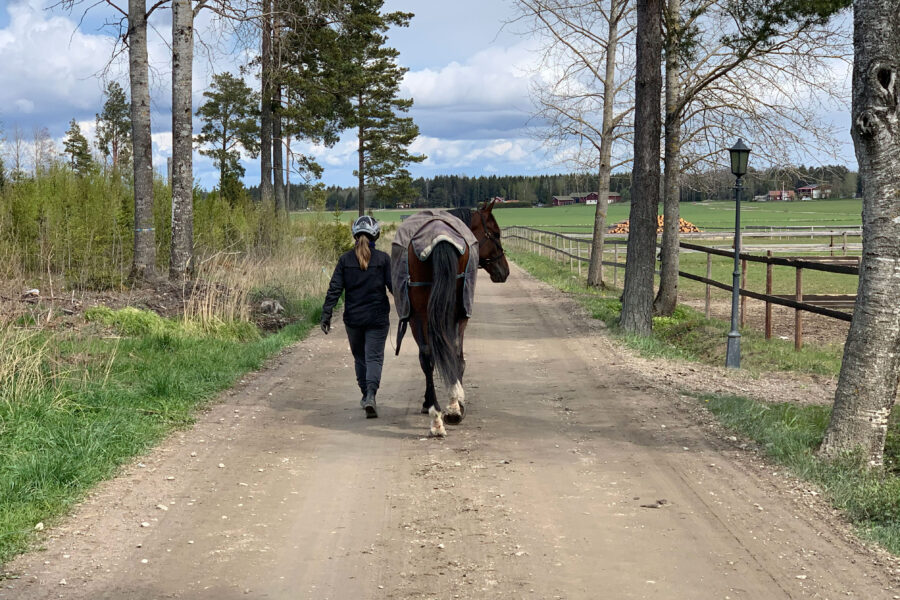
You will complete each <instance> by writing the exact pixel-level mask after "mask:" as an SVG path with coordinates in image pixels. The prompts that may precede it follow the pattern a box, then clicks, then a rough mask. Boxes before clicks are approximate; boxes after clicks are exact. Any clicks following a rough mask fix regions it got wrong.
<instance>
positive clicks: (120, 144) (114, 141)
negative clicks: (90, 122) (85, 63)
mask: <svg viewBox="0 0 900 600" xmlns="http://www.w3.org/2000/svg"><path fill="white" fill-rule="evenodd" d="M104 96H106V102H104V103H103V112H101V113H99V114H98V115H97V118H96V121H97V148H98V149H99V150H100V152H101V153H102V154H103V156H104V158H106V159H111V160H112V168H113V169H117V168H119V167H120V166H121V165H123V164H127V163H128V162H129V161H130V160H131V105H130V104H129V103H128V98H126V97H125V91H124V90H123V89H122V86H121V85H119V84H118V83H116V82H115V81H112V82H110V83H109V84H108V85H107V86H106V90H105V92H104Z"/></svg>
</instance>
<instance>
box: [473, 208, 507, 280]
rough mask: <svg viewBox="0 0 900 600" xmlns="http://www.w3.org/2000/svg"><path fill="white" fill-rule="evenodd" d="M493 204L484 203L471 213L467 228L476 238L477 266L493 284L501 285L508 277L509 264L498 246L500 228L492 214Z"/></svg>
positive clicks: (501, 247)
mask: <svg viewBox="0 0 900 600" xmlns="http://www.w3.org/2000/svg"><path fill="white" fill-rule="evenodd" d="M493 208H494V203H493V202H485V203H484V206H482V207H481V208H480V209H478V210H473V211H472V221H471V223H469V227H470V228H471V229H472V233H474V234H475V237H476V238H478V266H479V267H481V268H483V269H484V270H485V271H487V272H488V273H489V274H490V276H491V281H493V282H494V283H503V282H504V281H506V278H507V277H509V263H507V262H506V255H505V254H504V253H503V246H502V245H501V244H500V226H499V225H497V220H496V219H494V214H493V212H492V211H493Z"/></svg>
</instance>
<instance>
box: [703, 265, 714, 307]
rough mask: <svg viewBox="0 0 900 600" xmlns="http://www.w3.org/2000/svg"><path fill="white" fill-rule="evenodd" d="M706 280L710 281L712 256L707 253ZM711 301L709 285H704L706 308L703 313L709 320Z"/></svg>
mask: <svg viewBox="0 0 900 600" xmlns="http://www.w3.org/2000/svg"><path fill="white" fill-rule="evenodd" d="M706 278H707V279H712V254H710V253H709V252H707V253H706ZM710 299H711V291H710V287H709V284H708V283H707V284H706V308H705V310H704V313H705V314H706V318H707V319H708V318H709V301H710Z"/></svg>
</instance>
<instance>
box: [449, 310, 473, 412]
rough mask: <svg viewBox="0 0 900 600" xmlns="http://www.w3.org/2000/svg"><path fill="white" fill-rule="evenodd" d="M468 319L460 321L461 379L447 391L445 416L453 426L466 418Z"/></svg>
mask: <svg viewBox="0 0 900 600" xmlns="http://www.w3.org/2000/svg"><path fill="white" fill-rule="evenodd" d="M468 322H469V320H468V319H460V321H459V335H458V337H457V339H458V340H459V348H458V350H459V364H460V369H459V379H457V380H456V381H455V382H454V383H453V384H452V385H450V386H449V389H448V390H447V391H448V393H449V395H450V403H449V404H448V405H447V412H446V414H445V415H444V417H445V418H446V420H447V422H448V423H450V424H451V425H459V424H460V423H461V422H462V420H463V419H464V418H465V416H466V392H465V390H464V389H463V386H462V377H463V373H465V370H466V359H465V356H464V354H463V338H464V337H465V333H466V325H467V324H468Z"/></svg>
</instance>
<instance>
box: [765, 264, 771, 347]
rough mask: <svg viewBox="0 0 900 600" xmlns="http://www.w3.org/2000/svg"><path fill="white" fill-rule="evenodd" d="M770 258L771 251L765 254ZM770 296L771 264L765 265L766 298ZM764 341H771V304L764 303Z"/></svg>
mask: <svg viewBox="0 0 900 600" xmlns="http://www.w3.org/2000/svg"><path fill="white" fill-rule="evenodd" d="M766 256H767V257H769V258H772V251H771V250H769V251H768V252H766ZM771 295H772V263H766V296H771ZM766 339H767V340H771V339H772V303H771V302H768V301H766Z"/></svg>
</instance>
